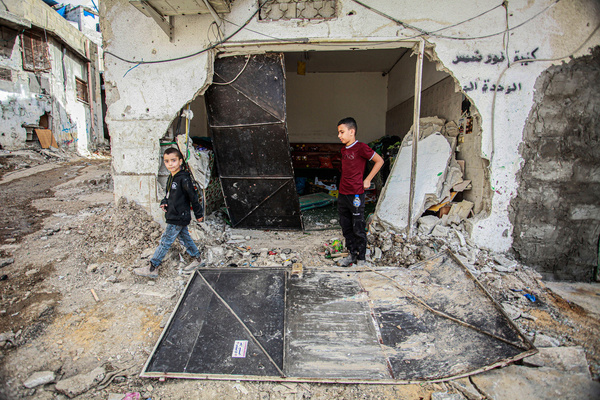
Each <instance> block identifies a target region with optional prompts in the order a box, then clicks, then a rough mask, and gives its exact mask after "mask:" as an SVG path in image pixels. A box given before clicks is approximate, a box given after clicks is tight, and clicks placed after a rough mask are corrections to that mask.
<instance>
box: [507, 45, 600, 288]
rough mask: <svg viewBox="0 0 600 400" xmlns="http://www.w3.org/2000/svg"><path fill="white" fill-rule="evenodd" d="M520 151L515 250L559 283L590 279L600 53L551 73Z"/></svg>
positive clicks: (599, 187)
mask: <svg viewBox="0 0 600 400" xmlns="http://www.w3.org/2000/svg"><path fill="white" fill-rule="evenodd" d="M535 88H536V95H535V106H534V108H533V110H532V111H531V114H530V116H529V119H528V121H527V126H526V129H525V135H524V142H523V143H522V145H521V147H520V150H521V154H522V156H523V159H524V160H525V161H524V163H523V168H522V169H521V171H520V173H519V175H518V181H519V193H518V196H517V197H516V198H515V199H514V200H513V201H512V202H511V207H512V208H513V209H514V211H513V212H512V214H511V216H512V219H511V220H512V222H513V224H514V226H515V229H514V232H513V238H514V249H515V250H516V251H517V253H518V254H519V255H520V257H521V258H522V259H523V260H524V261H526V262H527V263H529V264H533V265H537V266H538V267H539V270H540V271H541V272H543V273H545V274H546V275H548V276H550V277H553V278H558V279H577V280H591V279H592V278H594V277H593V274H594V270H595V269H596V267H597V266H598V240H599V238H600V129H599V128H598V127H599V126H600V119H599V118H600V114H599V113H598V110H599V109H600V93H599V92H598V88H600V48H599V47H597V48H596V49H595V51H594V54H593V56H587V57H583V58H580V59H577V60H573V61H571V62H569V63H568V64H564V65H558V66H554V67H551V68H549V69H548V70H547V71H546V72H544V73H543V74H542V75H541V76H540V77H539V79H538V82H537V83H536V85H535Z"/></svg>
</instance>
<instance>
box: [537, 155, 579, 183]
mask: <svg viewBox="0 0 600 400" xmlns="http://www.w3.org/2000/svg"><path fill="white" fill-rule="evenodd" d="M530 168H531V171H530V172H531V176H532V177H534V178H536V179H539V180H541V181H567V180H570V179H571V178H572V177H573V162H572V161H556V160H545V161H542V160H538V161H537V162H535V163H534V164H532V165H531V166H530Z"/></svg>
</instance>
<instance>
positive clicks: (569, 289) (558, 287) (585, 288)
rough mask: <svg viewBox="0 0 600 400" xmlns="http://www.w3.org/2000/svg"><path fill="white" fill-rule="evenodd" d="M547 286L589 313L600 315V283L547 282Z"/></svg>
mask: <svg viewBox="0 0 600 400" xmlns="http://www.w3.org/2000/svg"><path fill="white" fill-rule="evenodd" d="M546 287H547V288H548V289H550V290H552V292H554V293H555V294H557V295H559V296H560V297H562V298H563V299H565V300H567V301H568V302H570V303H575V304H577V305H578V306H580V307H582V308H583V309H584V310H586V311H587V312H588V313H591V314H594V315H596V316H600V283H583V282H547V283H546Z"/></svg>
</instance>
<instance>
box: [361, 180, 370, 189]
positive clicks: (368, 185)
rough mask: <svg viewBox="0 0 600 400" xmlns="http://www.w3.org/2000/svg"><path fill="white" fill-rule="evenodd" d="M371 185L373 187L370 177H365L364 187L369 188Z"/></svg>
mask: <svg viewBox="0 0 600 400" xmlns="http://www.w3.org/2000/svg"><path fill="white" fill-rule="evenodd" d="M370 187H371V180H370V179H365V180H364V182H363V189H365V190H367V189H368V188H370Z"/></svg>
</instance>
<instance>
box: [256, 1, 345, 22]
mask: <svg viewBox="0 0 600 400" xmlns="http://www.w3.org/2000/svg"><path fill="white" fill-rule="evenodd" d="M336 2H337V0H272V1H269V2H267V3H266V4H265V5H264V6H263V7H262V8H261V10H260V14H259V17H260V19H261V20H263V21H278V20H289V19H330V18H335V15H336Z"/></svg>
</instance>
